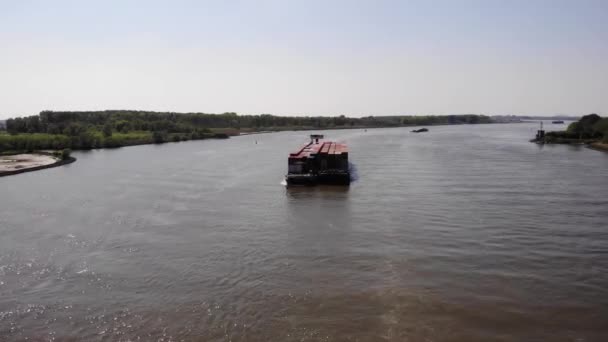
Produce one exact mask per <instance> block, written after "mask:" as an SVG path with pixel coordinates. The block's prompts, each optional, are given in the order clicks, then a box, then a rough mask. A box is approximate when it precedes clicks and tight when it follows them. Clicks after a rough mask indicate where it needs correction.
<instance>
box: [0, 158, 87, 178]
mask: <svg viewBox="0 0 608 342" xmlns="http://www.w3.org/2000/svg"><path fill="white" fill-rule="evenodd" d="M75 161H76V158H73V157H67V158H65V159H59V158H57V157H54V156H52V155H50V154H42V153H27V154H15V155H9V156H0V177H4V176H12V175H17V174H20V173H24V172H31V171H37V170H43V169H48V168H51V167H57V166H61V165H66V164H70V163H73V162H75Z"/></svg>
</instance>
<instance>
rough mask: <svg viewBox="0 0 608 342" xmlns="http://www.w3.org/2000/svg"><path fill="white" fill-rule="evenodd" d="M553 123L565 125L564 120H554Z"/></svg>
mask: <svg viewBox="0 0 608 342" xmlns="http://www.w3.org/2000/svg"><path fill="white" fill-rule="evenodd" d="M551 123H554V124H563V123H564V120H553V121H552V122H551Z"/></svg>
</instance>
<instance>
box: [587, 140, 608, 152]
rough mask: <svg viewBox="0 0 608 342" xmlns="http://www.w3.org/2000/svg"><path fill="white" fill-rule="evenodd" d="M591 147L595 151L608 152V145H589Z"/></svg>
mask: <svg viewBox="0 0 608 342" xmlns="http://www.w3.org/2000/svg"><path fill="white" fill-rule="evenodd" d="M589 147H590V148H591V149H594V150H598V151H602V152H608V143H602V142H594V143H591V144H589Z"/></svg>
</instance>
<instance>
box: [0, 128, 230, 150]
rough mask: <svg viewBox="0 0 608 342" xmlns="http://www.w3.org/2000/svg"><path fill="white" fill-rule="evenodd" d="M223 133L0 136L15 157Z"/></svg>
mask: <svg viewBox="0 0 608 342" xmlns="http://www.w3.org/2000/svg"><path fill="white" fill-rule="evenodd" d="M226 137H227V135H226V134H223V133H219V132H218V133H202V134H196V133H195V134H193V133H167V132H159V133H157V132H128V133H113V134H112V135H110V136H104V134H103V133H102V132H98V131H94V130H90V131H87V132H85V133H82V134H79V135H75V136H69V135H65V134H48V133H19V134H6V133H2V134H0V154H13V153H21V152H32V151H39V150H63V149H66V148H69V149H73V150H86V149H94V148H115V147H122V146H132V145H143V144H153V143H164V142H177V141H187V140H200V139H210V138H226Z"/></svg>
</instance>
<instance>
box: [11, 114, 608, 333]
mask: <svg viewBox="0 0 608 342" xmlns="http://www.w3.org/2000/svg"><path fill="white" fill-rule="evenodd" d="M536 126H537V125H536V124H533V123H522V124H496V125H467V126H437V127H430V132H428V133H419V134H415V133H410V132H409V130H410V129H411V128H392V129H368V130H367V131H364V130H339V131H325V132H323V133H324V134H325V135H326V137H328V138H332V139H333V140H337V141H341V142H346V143H347V144H348V145H349V149H350V160H351V162H352V163H353V164H354V167H355V168H356V177H357V180H356V181H354V182H353V183H352V184H351V186H350V187H349V188H340V187H317V188H293V189H291V188H290V189H286V188H285V187H284V186H282V185H281V181H282V178H283V176H284V173H285V172H286V168H287V154H288V152H290V151H291V150H295V149H296V148H298V147H299V146H300V145H301V144H302V143H305V142H306V141H307V134H309V132H280V133H271V134H260V135H250V136H241V137H235V138H231V139H229V140H204V141H190V142H181V143H170V144H163V145H145V146H135V147H126V148H120V149H106V150H95V151H90V152H76V153H73V155H74V156H75V157H76V158H77V159H78V160H77V161H76V162H75V163H73V164H70V165H66V166H63V167H58V168H53V169H48V170H43V171H38V172H31V173H25V174H21V175H17V176H10V177H4V178H0V191H1V196H0V236H1V239H0V336H1V338H0V340H2V341H21V340H26V339H29V340H36V341H47V340H49V341H51V340H55V341H66V340H67V341H80V340H88V341H115V340H124V341H128V340H138V339H139V340H142V341H149V340H162V341H180V340H185V341H190V340H197V341H608V324H607V323H608V197H607V194H608V154H606V153H602V152H598V151H593V150H590V149H587V148H585V147H581V146H565V145H546V146H539V145H535V144H532V143H529V142H528V139H530V138H532V137H533V136H534V133H535V130H536ZM256 142H257V143H256Z"/></svg>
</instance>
